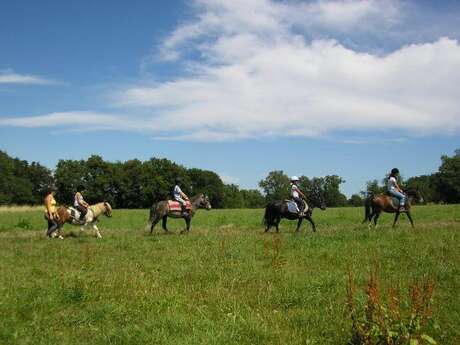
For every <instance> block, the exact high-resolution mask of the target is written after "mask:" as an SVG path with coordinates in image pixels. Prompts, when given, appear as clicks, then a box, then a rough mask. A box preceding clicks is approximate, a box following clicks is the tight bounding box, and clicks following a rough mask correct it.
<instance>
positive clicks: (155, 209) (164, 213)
mask: <svg viewBox="0 0 460 345" xmlns="http://www.w3.org/2000/svg"><path fill="white" fill-rule="evenodd" d="M199 208H204V209H206V210H208V211H209V210H210V209H211V203H210V202H209V198H208V196H207V195H206V194H198V195H195V196H193V197H191V198H190V210H188V212H187V213H182V210H181V209H180V207H179V209H170V206H169V203H168V200H162V201H159V202H157V203H154V204H153V205H152V207H151V208H150V216H149V221H148V223H147V228H148V227H150V233H153V228H154V227H155V225H156V224H157V223H158V222H159V221H160V219H162V220H163V221H162V228H163V230H164V231H165V232H168V231H169V230H168V228H167V227H166V223H167V221H168V217H171V218H183V219H184V220H185V224H186V228H185V229H184V230H182V231H181V232H180V233H181V234H183V233H184V232H188V231H190V223H191V220H192V218H193V216H194V215H195V213H196V211H197V210H198V209H199Z"/></svg>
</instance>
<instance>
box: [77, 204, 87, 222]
mask: <svg viewBox="0 0 460 345" xmlns="http://www.w3.org/2000/svg"><path fill="white" fill-rule="evenodd" d="M77 209H78V211H80V219H79V221H80V222H83V221H84V220H85V216H86V214H87V213H88V209H87V208H86V207H84V206H81V205H80V206H78V207H77Z"/></svg>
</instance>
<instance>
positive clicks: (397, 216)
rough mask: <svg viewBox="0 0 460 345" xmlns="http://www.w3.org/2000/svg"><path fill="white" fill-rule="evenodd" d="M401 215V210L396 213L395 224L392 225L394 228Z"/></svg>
mask: <svg viewBox="0 0 460 345" xmlns="http://www.w3.org/2000/svg"><path fill="white" fill-rule="evenodd" d="M399 215H400V213H399V212H396V214H395V220H394V221H393V226H392V227H393V228H394V227H395V226H396V222H397V221H398V218H399Z"/></svg>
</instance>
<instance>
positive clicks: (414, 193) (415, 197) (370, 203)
mask: <svg viewBox="0 0 460 345" xmlns="http://www.w3.org/2000/svg"><path fill="white" fill-rule="evenodd" d="M404 193H405V194H406V195H407V199H406V204H405V211H403V213H406V214H407V218H409V221H410V223H411V225H412V227H414V221H413V220H412V216H411V214H410V209H411V204H412V203H413V202H414V201H416V202H423V198H422V196H421V194H420V192H419V191H418V190H416V189H407V190H405V191H404ZM364 210H365V216H364V220H363V223H365V222H369V226H371V222H372V219H374V226H377V220H378V219H379V217H380V214H381V213H382V212H387V213H395V219H394V221H393V227H395V225H396V222H397V221H398V218H399V215H400V214H401V212H400V211H399V202H398V203H397V204H396V205H395V203H394V201H393V197H391V196H389V195H386V194H379V195H373V194H371V195H370V196H369V197H368V198H367V199H366V200H365V202H364Z"/></svg>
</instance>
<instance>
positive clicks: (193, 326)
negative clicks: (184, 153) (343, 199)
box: [0, 205, 460, 344]
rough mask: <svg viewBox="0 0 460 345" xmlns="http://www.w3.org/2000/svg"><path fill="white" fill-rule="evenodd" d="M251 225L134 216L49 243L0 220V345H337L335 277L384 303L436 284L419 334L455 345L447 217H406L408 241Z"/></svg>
mask: <svg viewBox="0 0 460 345" xmlns="http://www.w3.org/2000/svg"><path fill="white" fill-rule="evenodd" d="M262 214H263V212H262V210H212V211H210V212H206V211H199V213H198V214H197V216H196V218H194V219H193V222H192V229H191V232H190V234H189V235H178V232H179V230H181V229H182V228H183V227H184V223H183V222H182V221H181V220H170V221H169V227H170V229H171V230H172V231H173V232H174V233H175V234H174V235H165V234H163V232H162V230H161V226H158V228H157V229H156V231H155V234H154V235H152V236H150V235H148V231H146V230H145V225H146V221H147V217H148V211H147V210H115V211H114V215H113V218H111V219H108V218H101V221H100V224H99V228H100V229H101V232H102V234H103V236H104V238H103V239H102V240H97V239H96V238H94V237H93V234H92V233H91V232H90V231H89V232H88V233H84V234H82V235H80V234H78V228H71V227H70V226H68V227H66V230H65V232H66V233H67V234H69V233H70V231H73V232H74V233H75V234H76V236H75V237H68V238H66V239H65V240H63V241H60V240H50V239H47V238H45V237H44V229H45V225H46V224H45V222H44V220H43V215H42V212H41V211H39V210H31V211H18V212H3V213H2V214H1V215H0V216H1V218H0V253H1V260H0V272H1V274H0V344H147V343H149V344H286V343H289V344H345V343H347V341H349V339H351V336H352V320H351V319H350V317H349V311H348V309H347V290H346V282H347V273H348V272H350V271H352V272H353V274H354V282H355V284H356V285H357V286H365V285H366V284H367V282H368V277H369V272H372V271H373V270H375V269H378V272H379V278H380V280H379V286H380V287H381V289H383V290H385V291H388V290H389V289H395V290H398V291H403V290H404V289H406V288H407V286H409V285H410V284H413V282H414V281H418V280H420V279H423V278H424V277H431V278H432V279H433V280H434V281H436V289H435V290H434V294H433V296H432V298H433V299H432V300H433V302H432V305H431V306H432V316H431V317H432V320H433V323H432V324H430V325H428V326H427V327H428V329H427V334H429V335H430V336H432V337H433V338H434V339H436V340H437V341H438V343H440V344H457V343H459V340H460V330H459V328H458V325H459V324H460V297H459V294H458V291H459V288H460V274H459V273H460V272H459V271H460V269H459V267H460V245H459V243H460V242H459V240H460V238H459V237H460V232H459V230H460V222H459V221H460V207H459V206H455V205H454V206H426V207H425V206H423V207H416V208H415V209H414V220H415V223H416V229H415V230H412V229H411V228H410V226H409V224H408V222H407V220H406V219H404V217H402V219H401V222H400V225H399V226H398V227H397V228H396V229H391V227H390V225H391V221H392V217H391V216H390V215H385V216H382V217H381V223H382V225H381V227H380V228H377V229H376V230H374V229H371V230H369V229H367V226H365V225H361V220H362V218H363V217H364V216H363V214H362V209H355V208H348V209H329V210H326V211H324V212H321V211H315V214H314V219H315V221H316V223H317V225H318V232H317V233H312V232H311V228H310V227H309V226H308V225H307V224H305V225H304V226H303V227H302V232H301V234H300V235H296V234H295V233H294V229H295V225H296V224H295V222H289V221H283V222H282V223H281V226H280V234H279V235H276V234H268V235H266V234H263V226H262V224H261V220H262ZM21 224H28V225H27V227H24V226H21ZM159 225H160V224H159ZM436 325H437V326H436ZM438 326H439V327H438Z"/></svg>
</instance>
